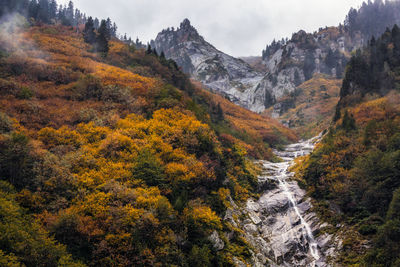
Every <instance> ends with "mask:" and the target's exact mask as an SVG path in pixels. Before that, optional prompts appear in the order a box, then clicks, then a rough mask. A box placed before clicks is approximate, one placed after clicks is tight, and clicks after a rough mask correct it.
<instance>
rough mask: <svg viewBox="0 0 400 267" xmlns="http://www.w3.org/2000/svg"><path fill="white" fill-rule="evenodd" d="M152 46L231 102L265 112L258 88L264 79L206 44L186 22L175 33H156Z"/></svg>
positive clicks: (262, 93) (235, 59) (167, 31)
mask: <svg viewBox="0 0 400 267" xmlns="http://www.w3.org/2000/svg"><path fill="white" fill-rule="evenodd" d="M151 46H152V47H154V48H155V49H156V50H157V51H158V52H159V53H161V52H164V53H165V56H166V57H167V58H172V59H173V60H175V61H176V63H177V64H178V65H179V66H180V67H181V68H182V69H183V71H184V72H186V73H188V74H190V75H192V77H194V78H195V79H197V80H199V81H201V82H202V83H203V84H204V85H205V86H207V87H209V88H210V89H212V90H213V91H215V92H218V93H221V94H223V95H226V96H228V97H229V98H230V100H231V101H232V102H234V103H236V104H239V105H241V106H243V107H245V108H248V109H250V110H253V111H256V112H261V111H263V110H264V107H265V105H264V94H265V93H264V91H263V90H262V88H260V87H259V84H260V82H261V80H262V79H263V77H264V75H263V74H262V73H259V72H257V71H255V70H254V69H253V68H251V67H250V66H249V65H248V64H247V63H245V62H244V61H243V60H241V59H237V58H234V57H231V56H229V55H227V54H225V53H223V52H221V51H219V50H218V49H216V48H215V47H214V46H212V45H211V44H209V43H208V42H206V41H205V40H204V38H203V37H202V36H200V35H199V33H198V32H197V30H196V29H195V28H194V27H193V26H192V25H191V24H190V22H189V20H188V19H185V20H184V21H183V22H182V23H181V25H180V28H178V29H177V30H174V29H173V28H172V29H167V30H164V31H162V32H161V33H159V34H158V35H157V38H156V39H155V41H152V42H151Z"/></svg>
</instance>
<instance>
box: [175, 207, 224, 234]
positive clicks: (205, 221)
mask: <svg viewBox="0 0 400 267" xmlns="http://www.w3.org/2000/svg"><path fill="white" fill-rule="evenodd" d="M183 213H184V216H185V218H186V220H188V221H189V223H191V224H193V225H194V226H195V227H199V228H200V229H219V230H221V229H222V224H221V218H220V217H218V215H217V214H216V213H215V212H214V211H212V210H211V209H210V207H208V206H203V205H196V206H194V207H190V208H185V210H184V212H183Z"/></svg>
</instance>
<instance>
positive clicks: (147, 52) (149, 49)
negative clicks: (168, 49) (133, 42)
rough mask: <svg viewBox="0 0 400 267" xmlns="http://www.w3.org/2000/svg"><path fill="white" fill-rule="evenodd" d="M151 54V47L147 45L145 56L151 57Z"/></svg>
mask: <svg viewBox="0 0 400 267" xmlns="http://www.w3.org/2000/svg"><path fill="white" fill-rule="evenodd" d="M151 53H153V50H152V49H151V46H150V45H147V50H146V54H147V55H151Z"/></svg>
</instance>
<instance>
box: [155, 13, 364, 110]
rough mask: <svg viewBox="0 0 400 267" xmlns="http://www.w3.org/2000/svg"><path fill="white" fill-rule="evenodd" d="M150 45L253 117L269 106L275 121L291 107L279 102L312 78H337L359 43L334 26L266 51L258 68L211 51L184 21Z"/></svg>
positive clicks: (211, 48) (273, 46)
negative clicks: (246, 110)
mask: <svg viewBox="0 0 400 267" xmlns="http://www.w3.org/2000/svg"><path fill="white" fill-rule="evenodd" d="M151 45H152V47H153V48H155V49H156V50H157V51H158V52H159V53H161V52H164V54H165V56H166V57H167V58H170V59H173V60H175V61H176V62H177V64H178V65H179V66H180V67H181V68H182V69H183V71H184V72H186V73H188V74H190V75H191V76H192V77H193V78H194V79H196V80H198V81H200V82H202V83H203V84H204V85H205V86H207V87H208V88H210V89H211V90H213V91H215V92H217V93H220V94H222V95H225V96H227V97H228V98H229V99H230V100H231V101H232V102H234V103H236V104H238V105H241V106H243V107H245V108H247V109H250V110H252V111H255V112H262V111H264V110H265V109H266V108H269V107H271V106H274V109H273V112H272V115H273V116H274V117H279V115H281V114H282V113H284V112H286V110H287V109H288V108H290V107H288V106H287V105H286V104H285V103H282V101H283V99H285V100H287V97H294V95H295V91H296V88H297V86H298V85H300V84H301V83H303V82H304V81H306V80H309V79H310V78H311V77H312V75H313V74H315V73H326V74H329V75H332V76H340V75H341V74H342V72H343V70H344V67H345V65H346V61H347V60H346V56H345V55H346V54H348V53H347V52H349V51H352V50H353V49H354V48H357V47H360V46H361V45H362V39H359V38H358V39H357V38H350V37H348V36H347V35H346V34H345V33H344V32H343V31H341V30H340V29H339V28H337V27H331V28H326V29H321V30H320V31H319V32H318V33H314V34H308V33H306V32H304V31H299V32H298V33H295V34H293V36H292V38H291V40H288V41H282V42H279V43H275V44H272V45H271V46H269V48H267V50H268V53H267V52H266V51H264V53H263V59H262V61H261V62H260V61H258V62H257V64H258V66H254V65H253V66H254V67H251V66H250V65H249V64H248V63H246V62H245V61H243V60H241V59H238V58H234V57H231V56H229V55H227V54H225V53H223V52H221V51H219V50H218V49H216V48H215V47H214V46H212V45H211V44H210V43H208V42H207V41H205V40H204V38H203V37H202V36H201V35H200V34H199V33H198V32H197V30H196V29H195V28H194V27H193V26H192V25H191V24H190V21H189V20H187V19H185V20H184V21H183V22H182V23H181V25H180V27H179V28H177V29H174V28H172V29H170V28H168V29H166V30H163V31H162V32H160V33H159V34H158V35H157V38H156V39H155V40H154V41H152V42H151ZM260 65H264V66H263V67H260ZM256 69H257V70H256Z"/></svg>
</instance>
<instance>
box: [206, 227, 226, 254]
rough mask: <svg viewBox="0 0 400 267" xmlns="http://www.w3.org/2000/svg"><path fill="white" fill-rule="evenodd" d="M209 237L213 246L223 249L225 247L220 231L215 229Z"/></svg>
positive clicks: (216, 248)
mask: <svg viewBox="0 0 400 267" xmlns="http://www.w3.org/2000/svg"><path fill="white" fill-rule="evenodd" d="M208 239H209V240H210V242H211V243H212V244H213V247H214V249H215V250H222V249H224V247H225V244H224V241H222V239H221V238H219V235H218V232H217V231H214V232H213V233H212V234H211V235H210V236H209V237H208Z"/></svg>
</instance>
